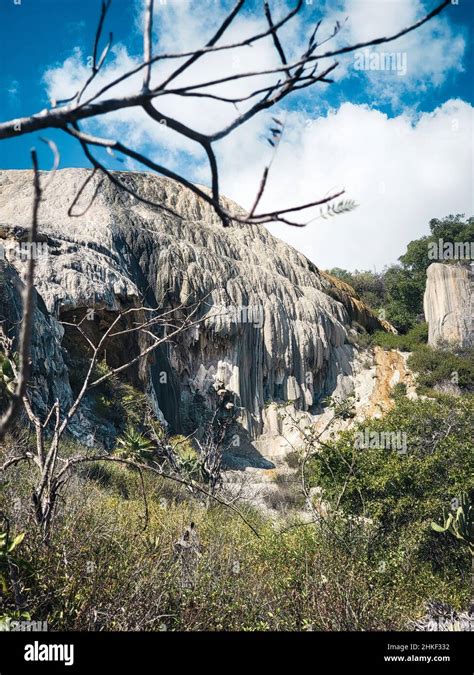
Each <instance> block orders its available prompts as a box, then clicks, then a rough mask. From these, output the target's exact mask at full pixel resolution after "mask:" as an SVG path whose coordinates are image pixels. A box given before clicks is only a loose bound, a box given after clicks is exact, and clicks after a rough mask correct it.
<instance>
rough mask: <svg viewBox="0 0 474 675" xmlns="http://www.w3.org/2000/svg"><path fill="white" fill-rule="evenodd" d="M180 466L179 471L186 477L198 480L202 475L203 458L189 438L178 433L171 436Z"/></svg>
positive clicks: (171, 442) (171, 443)
mask: <svg viewBox="0 0 474 675" xmlns="http://www.w3.org/2000/svg"><path fill="white" fill-rule="evenodd" d="M170 445H171V447H172V448H173V450H174V453H175V456H176V458H177V464H178V467H179V473H180V474H181V475H183V476H184V477H185V478H188V479H191V480H198V479H199V478H200V477H201V460H200V457H199V454H198V453H197V452H196V450H195V449H194V448H193V446H192V444H191V442H190V441H189V439H187V438H186V437H185V436H181V435H179V434H178V435H177V436H172V437H171V438H170Z"/></svg>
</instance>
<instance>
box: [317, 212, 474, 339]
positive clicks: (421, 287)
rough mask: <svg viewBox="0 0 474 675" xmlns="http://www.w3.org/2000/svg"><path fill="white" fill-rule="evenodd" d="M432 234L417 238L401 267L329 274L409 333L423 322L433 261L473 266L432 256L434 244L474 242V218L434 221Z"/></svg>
mask: <svg viewBox="0 0 474 675" xmlns="http://www.w3.org/2000/svg"><path fill="white" fill-rule="evenodd" d="M429 226H430V234H428V235H426V236H424V237H421V238H420V239H415V240H414V241H412V242H410V243H409V244H408V246H407V250H406V252H405V253H404V254H403V255H402V256H400V258H399V261H400V262H399V264H397V265H390V266H389V267H387V268H385V269H384V270H383V271H382V272H371V271H368V270H366V271H359V270H356V271H355V272H348V271H347V270H343V269H340V268H337V267H336V268H334V269H331V270H329V273H330V274H332V275H333V276H336V277H338V278H340V279H342V280H343V281H345V282H346V283H348V284H350V285H351V286H352V287H353V288H354V290H355V291H356V292H357V293H358V294H359V295H360V297H361V299H362V300H363V301H364V302H365V303H366V304H367V305H369V307H372V308H373V309H375V310H379V312H383V316H384V318H386V319H387V320H388V321H390V322H391V323H392V324H393V325H394V326H395V327H396V328H397V329H398V330H399V331H401V332H402V333H406V332H407V331H408V330H409V329H410V328H412V327H413V326H415V324H416V323H417V322H418V321H419V320H420V317H421V315H422V314H423V294H424V291H425V285H426V270H427V268H428V267H429V265H430V264H431V263H433V262H437V261H438V262H443V263H446V264H469V263H470V260H469V259H468V258H466V259H461V260H457V259H450V258H449V257H445V258H443V259H442V260H436V259H434V258H433V257H432V249H431V248H430V244H433V243H436V244H438V243H439V240H442V241H443V242H444V243H454V242H463V243H470V242H474V217H470V218H465V216H464V214H458V215H455V216H453V215H451V216H447V217H446V218H442V219H437V218H434V219H432V220H431V221H430V224H429Z"/></svg>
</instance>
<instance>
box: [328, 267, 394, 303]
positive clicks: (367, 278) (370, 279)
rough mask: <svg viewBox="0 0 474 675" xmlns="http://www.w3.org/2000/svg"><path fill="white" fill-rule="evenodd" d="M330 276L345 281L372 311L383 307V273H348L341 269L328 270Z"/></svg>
mask: <svg viewBox="0 0 474 675" xmlns="http://www.w3.org/2000/svg"><path fill="white" fill-rule="evenodd" d="M328 272H329V274H331V275H332V276H333V277H337V278H338V279H341V281H344V282H345V283H346V284H349V286H352V288H353V289H354V290H355V292H356V293H357V295H359V297H360V299H361V300H362V301H363V302H365V304H366V305H368V306H369V307H372V309H379V308H381V307H383V304H384V299H385V284H384V279H383V274H382V273H376V272H370V271H368V270H367V271H360V270H355V271H354V272H348V271H347V270H343V269H341V268H339V267H334V268H333V269H331V270H328Z"/></svg>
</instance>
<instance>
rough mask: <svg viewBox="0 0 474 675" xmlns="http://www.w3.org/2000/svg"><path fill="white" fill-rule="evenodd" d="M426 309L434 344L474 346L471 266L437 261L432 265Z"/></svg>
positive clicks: (462, 346)
mask: <svg viewBox="0 0 474 675" xmlns="http://www.w3.org/2000/svg"><path fill="white" fill-rule="evenodd" d="M426 276H427V280H426V290H425V295H424V313H425V318H426V321H427V322H428V325H429V333H428V343H429V344H430V345H431V346H433V347H439V346H441V345H444V344H445V345H451V346H455V347H461V348H465V347H472V346H474V332H473V309H474V308H473V306H472V303H473V297H472V296H473V294H472V290H473V285H474V280H473V276H472V273H471V271H470V268H469V267H467V266H461V265H443V264H441V263H433V264H431V265H430V266H429V267H428V270H427V275H426Z"/></svg>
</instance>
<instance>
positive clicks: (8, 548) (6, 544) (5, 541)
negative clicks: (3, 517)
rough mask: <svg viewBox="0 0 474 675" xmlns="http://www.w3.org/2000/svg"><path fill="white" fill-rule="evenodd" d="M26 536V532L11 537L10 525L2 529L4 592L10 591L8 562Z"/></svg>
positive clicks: (1, 579)
mask: <svg viewBox="0 0 474 675" xmlns="http://www.w3.org/2000/svg"><path fill="white" fill-rule="evenodd" d="M24 538H25V532H20V533H19V534H17V535H16V536H14V537H11V536H10V531H9V528H8V527H7V528H5V529H3V530H1V531H0V590H1V591H2V593H8V563H9V560H10V558H11V554H12V553H13V552H14V551H15V549H16V548H17V546H19V545H20V544H21V542H22V541H23V539H24Z"/></svg>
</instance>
